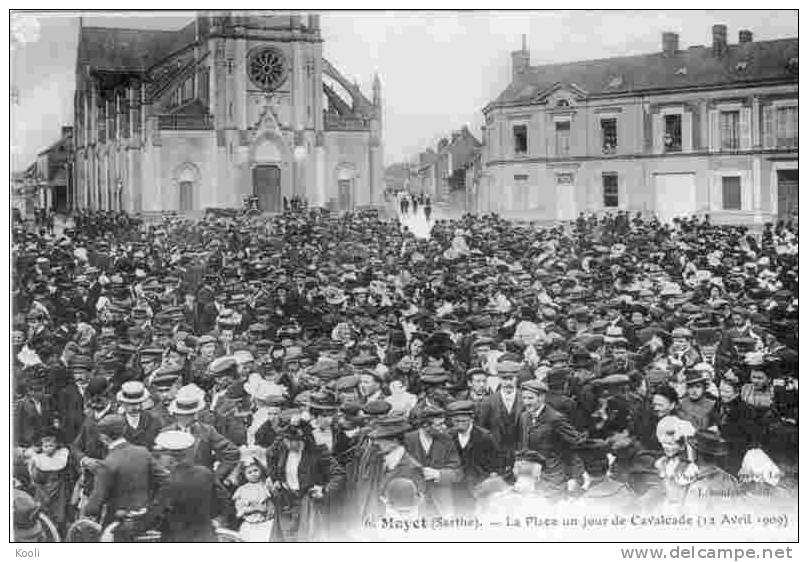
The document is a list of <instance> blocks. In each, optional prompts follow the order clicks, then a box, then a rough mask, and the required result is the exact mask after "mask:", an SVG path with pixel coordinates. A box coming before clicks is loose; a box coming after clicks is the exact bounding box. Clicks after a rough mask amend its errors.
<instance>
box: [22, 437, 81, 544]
mask: <svg viewBox="0 0 808 562" xmlns="http://www.w3.org/2000/svg"><path fill="white" fill-rule="evenodd" d="M61 441H62V439H61V438H60V435H59V432H58V431H56V430H54V429H47V430H45V431H43V433H42V435H41V436H40V439H39V443H38V445H39V447H38V450H35V451H32V454H31V457H30V460H29V465H28V470H29V472H30V474H31V484H32V485H33V488H34V491H35V494H34V499H36V501H37V502H39V504H40V505H41V506H42V509H43V511H44V513H46V514H47V516H48V517H49V518H50V519H51V521H52V522H53V524H54V525H56V527H57V528H58V529H59V532H60V533H64V531H65V529H66V527H67V524H68V522H69V521H71V520H72V519H71V515H72V514H71V510H72V507H71V501H70V500H71V497H72V494H73V486H74V485H75V483H76V479H77V477H78V470H77V468H76V463H75V460H74V458H73V456H72V455H71V454H70V449H68V448H67V447H66V446H64V444H63V443H62V442H61Z"/></svg>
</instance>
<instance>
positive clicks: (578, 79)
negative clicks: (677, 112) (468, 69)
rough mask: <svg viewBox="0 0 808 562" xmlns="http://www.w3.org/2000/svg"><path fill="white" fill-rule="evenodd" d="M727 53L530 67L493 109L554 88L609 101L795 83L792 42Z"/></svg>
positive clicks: (708, 50) (731, 48) (688, 52)
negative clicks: (615, 96)
mask: <svg viewBox="0 0 808 562" xmlns="http://www.w3.org/2000/svg"><path fill="white" fill-rule="evenodd" d="M726 49H727V50H726V53H725V54H724V55H723V56H721V57H716V56H715V55H714V54H713V52H712V47H705V46H694V47H690V48H688V49H685V50H682V51H677V52H676V53H675V54H673V55H666V54H664V53H662V52H658V53H651V54H644V55H633V56H626V57H613V58H606V59H597V60H587V61H577V62H565V63H557V64H547V65H540V66H530V67H528V69H527V70H526V71H525V72H524V73H523V74H522V75H519V76H517V77H516V79H514V80H513V81H512V82H511V83H510V84H509V85H508V87H507V88H505V90H504V91H503V92H502V93H501V94H500V95H499V96H498V97H497V98H496V99H495V100H494V101H493V102H492V104H491V105H501V104H502V105H520V104H527V103H530V102H532V101H535V100H536V98H537V97H541V95H542V93H544V92H546V91H549V90H551V89H553V87H554V86H556V85H557V84H567V85H570V86H573V87H577V88H579V89H580V90H583V91H584V92H585V93H586V95H588V96H595V95H598V96H601V95H605V96H608V95H612V94H622V93H633V92H647V91H654V90H677V89H683V88H692V87H711V86H716V87H720V86H731V85H742V84H744V83H755V82H762V81H769V80H788V79H790V80H793V81H794V82H796V81H797V79H798V77H797V73H796V57H797V56H798V54H799V42H798V40H797V39H796V38H789V39H776V40H772V41H755V42H749V43H738V44H733V45H727V46H726ZM789 61H792V62H793V65H792V64H790V63H789ZM489 107H490V106H489Z"/></svg>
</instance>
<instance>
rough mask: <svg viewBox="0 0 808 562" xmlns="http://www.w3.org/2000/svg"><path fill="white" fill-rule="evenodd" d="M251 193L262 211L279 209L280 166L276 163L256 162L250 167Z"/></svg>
mask: <svg viewBox="0 0 808 562" xmlns="http://www.w3.org/2000/svg"><path fill="white" fill-rule="evenodd" d="M252 184H253V195H255V196H256V197H258V206H259V208H260V209H261V210H262V211H263V212H265V213H266V212H269V213H277V212H280V211H281V208H282V205H281V168H280V166H278V165H276V164H256V165H255V166H253V169H252Z"/></svg>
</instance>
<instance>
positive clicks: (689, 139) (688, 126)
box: [682, 111, 693, 152]
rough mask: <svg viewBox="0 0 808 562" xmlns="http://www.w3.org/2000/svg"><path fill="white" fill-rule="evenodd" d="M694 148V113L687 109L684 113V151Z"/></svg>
mask: <svg viewBox="0 0 808 562" xmlns="http://www.w3.org/2000/svg"><path fill="white" fill-rule="evenodd" d="M692 150H693V114H692V113H691V112H689V111H685V112H684V113H683V114H682V151H683V152H690V151H692Z"/></svg>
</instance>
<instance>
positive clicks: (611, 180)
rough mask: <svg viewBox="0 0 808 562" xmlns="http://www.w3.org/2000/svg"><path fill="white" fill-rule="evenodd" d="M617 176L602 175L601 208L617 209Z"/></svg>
mask: <svg viewBox="0 0 808 562" xmlns="http://www.w3.org/2000/svg"><path fill="white" fill-rule="evenodd" d="M617 203H618V193H617V174H611V173H610V174H603V206H604V207H617Z"/></svg>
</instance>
